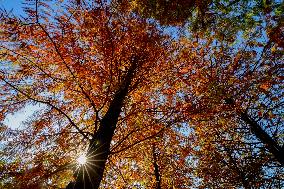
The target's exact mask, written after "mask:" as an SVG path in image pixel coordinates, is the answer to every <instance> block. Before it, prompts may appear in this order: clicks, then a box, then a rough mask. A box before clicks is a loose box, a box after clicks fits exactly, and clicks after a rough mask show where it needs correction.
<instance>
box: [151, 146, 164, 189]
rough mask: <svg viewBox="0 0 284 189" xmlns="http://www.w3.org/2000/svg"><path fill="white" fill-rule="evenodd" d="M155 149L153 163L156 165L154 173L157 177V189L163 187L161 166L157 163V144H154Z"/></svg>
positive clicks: (153, 149) (153, 148)
mask: <svg viewBox="0 0 284 189" xmlns="http://www.w3.org/2000/svg"><path fill="white" fill-rule="evenodd" d="M152 151H153V161H154V162H153V165H154V173H155V179H156V189H162V187H161V174H160V171H159V166H158V163H157V154H156V152H155V146H154V145H153V146H152Z"/></svg>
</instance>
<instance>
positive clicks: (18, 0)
mask: <svg viewBox="0 0 284 189" xmlns="http://www.w3.org/2000/svg"><path fill="white" fill-rule="evenodd" d="M22 2H23V0H0V7H1V9H2V8H5V9H6V10H12V9H13V12H14V13H15V14H23V9H22Z"/></svg>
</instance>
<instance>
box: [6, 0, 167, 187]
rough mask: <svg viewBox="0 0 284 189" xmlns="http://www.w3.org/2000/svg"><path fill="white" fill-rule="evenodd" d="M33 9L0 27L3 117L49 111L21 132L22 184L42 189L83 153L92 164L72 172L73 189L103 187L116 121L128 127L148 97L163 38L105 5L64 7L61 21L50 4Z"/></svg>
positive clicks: (160, 61) (140, 21) (144, 23)
mask: <svg viewBox="0 0 284 189" xmlns="http://www.w3.org/2000/svg"><path fill="white" fill-rule="evenodd" d="M34 6H35V9H27V13H28V14H29V17H28V18H27V19H25V20H21V19H19V18H16V17H8V16H7V15H3V16H2V23H3V24H1V31H2V33H1V41H2V45H1V54H2V59H4V60H5V62H3V64H5V65H3V66H1V68H2V69H1V85H2V88H3V90H4V92H3V93H2V94H1V100H2V102H1V104H2V106H1V113H2V114H1V115H2V118H4V116H5V115H7V114H8V113H12V112H15V111H17V110H19V109H20V108H22V107H24V106H26V105H28V104H43V105H44V108H43V109H42V110H40V111H38V112H36V114H35V115H34V117H33V118H31V119H30V120H29V121H28V122H27V123H26V124H27V128H26V129H25V130H23V131H19V132H20V138H19V140H18V141H17V142H19V145H22V146H23V149H20V150H22V151H21V152H20V153H19V152H18V153H15V154H19V155H21V156H22V157H25V158H27V159H25V158H24V159H22V161H20V163H23V165H19V167H17V171H18V174H19V175H20V177H19V179H22V180H21V185H23V186H28V187H32V186H33V184H34V185H38V184H44V183H41V182H40V181H38V178H48V177H49V176H50V175H52V174H53V173H54V172H58V171H60V170H59V169H60V168H59V167H61V166H62V167H64V166H67V165H68V163H69V162H70V160H71V159H72V156H74V155H75V154H78V153H82V152H83V151H84V150H86V156H87V162H88V164H87V166H86V167H85V166H81V167H79V169H78V170H76V171H75V174H76V181H75V184H74V186H75V188H82V187H83V186H84V187H87V188H98V187H99V184H100V181H101V180H102V177H103V172H104V169H105V164H106V161H107V158H108V156H109V154H110V147H111V140H112V138H113V136H114V131H115V129H116V128H117V125H118V121H119V120H120V121H122V122H123V123H121V124H125V125H124V126H125V127H127V128H130V127H128V125H127V122H128V118H127V117H128V116H129V115H130V114H133V115H131V116H130V117H133V116H134V115H136V114H137V113H139V111H138V112H135V111H134V110H133V108H134V106H137V104H136V103H137V102H136V101H137V100H139V93H141V91H140V90H142V91H143V92H147V91H148V89H149V88H150V86H151V85H153V84H155V82H156V79H155V74H156V73H158V72H159V71H161V69H162V68H164V65H163V64H165V61H164V58H165V56H163V54H164V52H163V51H164V50H163V49H164V46H165V44H164V41H165V39H166V38H165V37H164V36H162V35H160V32H159V31H158V30H157V29H156V27H155V25H154V24H151V23H147V21H146V20H145V19H142V18H139V17H137V16H135V15H131V14H130V13H125V14H123V13H122V12H115V11H113V10H111V9H110V7H109V5H108V4H107V3H102V2H101V3H100V2H98V3H95V4H94V5H93V4H77V3H75V4H71V5H65V4H62V5H60V6H61V7H64V10H63V11H59V10H57V14H56V15H53V14H50V12H52V11H53V9H54V7H50V6H49V5H48V4H47V3H43V2H40V1H35V4H34ZM59 8H60V7H59ZM41 9H42V10H41ZM137 96H138V97H137ZM126 101H127V102H126ZM142 103H143V102H142ZM141 106H142V109H143V107H144V104H141ZM145 106H146V107H147V104H145ZM153 132H155V131H153ZM70 144H72V145H70ZM11 145H13V146H14V145H16V144H15V141H13V143H12V144H11ZM25 148H29V149H30V152H27V153H25V152H26V151H25V150H26V149H25ZM54 148H55V149H54ZM28 156H30V157H28ZM54 157H57V158H56V160H54ZM73 158H74V157H73ZM15 161H16V160H15ZM53 166H54V168H52V167H53ZM29 167H33V168H32V169H31V170H30V169H29ZM58 168H59V169H58ZM27 170H29V171H27ZM15 171H16V170H15ZM7 174H9V173H7ZM86 175H88V176H86ZM29 177H31V178H34V179H29ZM55 179H60V178H55ZM17 182H18V181H17ZM45 184H48V183H45Z"/></svg>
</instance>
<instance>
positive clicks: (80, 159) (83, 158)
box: [77, 154, 87, 165]
mask: <svg viewBox="0 0 284 189" xmlns="http://www.w3.org/2000/svg"><path fill="white" fill-rule="evenodd" d="M77 162H78V163H79V164H80V165H84V164H86V162H87V157H86V155H85V154H82V155H80V156H79V157H78V159H77Z"/></svg>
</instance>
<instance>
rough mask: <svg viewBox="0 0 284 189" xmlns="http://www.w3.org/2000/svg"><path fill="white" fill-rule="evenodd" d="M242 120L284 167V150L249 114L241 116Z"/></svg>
mask: <svg viewBox="0 0 284 189" xmlns="http://www.w3.org/2000/svg"><path fill="white" fill-rule="evenodd" d="M241 118H242V120H243V121H244V122H245V123H246V124H248V125H249V126H250V130H251V132H252V133H253V134H254V135H255V136H256V137H257V138H258V139H259V140H260V141H261V142H262V143H263V144H265V146H266V148H267V149H268V150H269V152H270V153H271V154H272V155H273V156H274V157H275V159H276V160H277V161H278V162H279V163H280V164H281V165H282V166H284V148H283V147H281V146H279V145H278V143H277V142H276V141H275V140H274V139H273V138H272V137H270V136H269V134H267V133H266V132H265V131H264V130H263V129H262V128H261V127H260V125H259V124H258V123H257V122H256V121H254V120H252V119H251V118H250V117H249V116H248V114H247V113H242V114H241Z"/></svg>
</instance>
